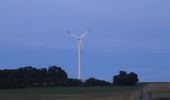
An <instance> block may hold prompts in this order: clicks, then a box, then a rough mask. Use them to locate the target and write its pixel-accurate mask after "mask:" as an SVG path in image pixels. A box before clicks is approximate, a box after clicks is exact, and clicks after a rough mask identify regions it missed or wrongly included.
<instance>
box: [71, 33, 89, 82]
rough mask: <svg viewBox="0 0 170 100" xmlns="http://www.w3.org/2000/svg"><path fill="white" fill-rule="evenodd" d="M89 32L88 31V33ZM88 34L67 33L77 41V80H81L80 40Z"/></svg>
mask: <svg viewBox="0 0 170 100" xmlns="http://www.w3.org/2000/svg"><path fill="white" fill-rule="evenodd" d="M88 32H89V31H88ZM88 32H85V33H81V34H80V35H75V34H72V33H71V32H68V34H70V35H71V36H72V37H74V38H75V39H76V40H77V43H78V45H77V60H78V61H77V65H78V79H79V80H81V49H83V43H82V39H83V38H84V37H85V36H86V35H87V33H88Z"/></svg>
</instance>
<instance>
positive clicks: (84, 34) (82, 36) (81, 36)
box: [80, 31, 90, 38]
mask: <svg viewBox="0 0 170 100" xmlns="http://www.w3.org/2000/svg"><path fill="white" fill-rule="evenodd" d="M89 32H90V31H87V32H85V33H83V34H81V35H80V38H84V37H85V36H86V35H87V33H89Z"/></svg>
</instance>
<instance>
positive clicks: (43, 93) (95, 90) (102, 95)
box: [0, 85, 143, 100]
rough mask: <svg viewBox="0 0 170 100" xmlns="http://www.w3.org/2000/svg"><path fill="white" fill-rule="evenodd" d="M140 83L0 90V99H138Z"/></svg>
mask: <svg viewBox="0 0 170 100" xmlns="http://www.w3.org/2000/svg"><path fill="white" fill-rule="evenodd" d="M142 87H143V86H142V85H139V86H134V87H133V86H132V87H128V86H122V87H121V86H120V87H113V86H108V87H48V88H29V89H8V90H0V100H140V98H141V89H142Z"/></svg>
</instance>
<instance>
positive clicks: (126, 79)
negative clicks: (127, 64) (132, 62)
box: [113, 71, 138, 85]
mask: <svg viewBox="0 0 170 100" xmlns="http://www.w3.org/2000/svg"><path fill="white" fill-rule="evenodd" d="M137 83H138V76H137V74H135V73H133V72H131V73H129V74H128V73H127V72H125V71H120V72H119V75H115V76H114V77H113V84H114V85H135V84H137Z"/></svg>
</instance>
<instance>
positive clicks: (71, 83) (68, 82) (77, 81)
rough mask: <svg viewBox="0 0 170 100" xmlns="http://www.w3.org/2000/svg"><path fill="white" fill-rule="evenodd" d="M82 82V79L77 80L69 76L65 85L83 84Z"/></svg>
mask: <svg viewBox="0 0 170 100" xmlns="http://www.w3.org/2000/svg"><path fill="white" fill-rule="evenodd" d="M83 84H84V83H83V82H82V80H79V79H73V78H70V79H67V82H66V86H83Z"/></svg>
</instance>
